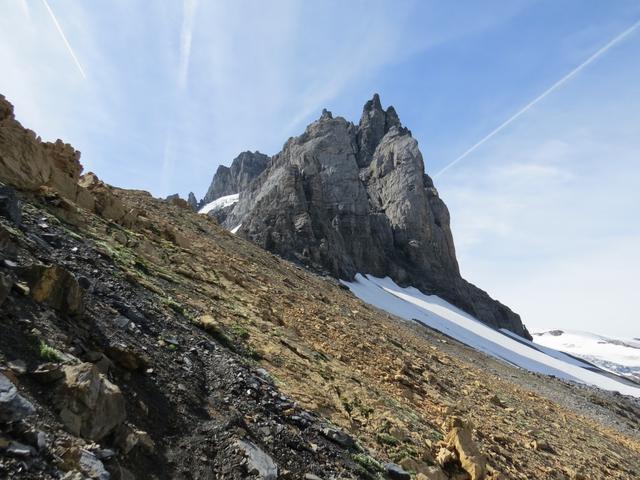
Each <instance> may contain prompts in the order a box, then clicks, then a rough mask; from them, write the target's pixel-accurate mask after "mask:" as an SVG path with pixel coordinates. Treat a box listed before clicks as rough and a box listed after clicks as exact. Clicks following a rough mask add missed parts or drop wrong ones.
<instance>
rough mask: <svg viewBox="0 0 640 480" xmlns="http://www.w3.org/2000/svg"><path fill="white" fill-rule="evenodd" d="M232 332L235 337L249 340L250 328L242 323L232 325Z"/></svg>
mask: <svg viewBox="0 0 640 480" xmlns="http://www.w3.org/2000/svg"><path fill="white" fill-rule="evenodd" d="M231 332H232V333H233V335H234V336H235V337H237V338H239V339H241V340H247V339H248V338H249V330H247V329H246V328H244V327H243V326H242V325H233V326H232V327H231Z"/></svg>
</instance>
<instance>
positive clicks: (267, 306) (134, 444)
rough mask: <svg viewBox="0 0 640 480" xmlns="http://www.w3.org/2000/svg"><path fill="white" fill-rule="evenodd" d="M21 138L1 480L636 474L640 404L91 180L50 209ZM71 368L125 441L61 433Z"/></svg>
mask: <svg viewBox="0 0 640 480" xmlns="http://www.w3.org/2000/svg"><path fill="white" fill-rule="evenodd" d="M1 100H2V99H0V106H2V107H4V108H5V109H6V110H10V106H8V104H5V103H4V102H2V101H1ZM22 131H23V129H22V127H20V126H19V124H17V122H15V120H13V118H11V115H8V116H5V117H3V118H0V142H1V143H0V160H1V161H0V181H2V182H5V183H11V184H12V185H13V186H15V187H19V188H17V196H18V197H19V200H20V201H21V202H22V206H21V207H20V205H18V204H17V203H16V202H15V200H16V198H15V195H16V194H15V193H13V192H12V189H11V188H8V189H6V190H3V191H2V194H1V195H0V227H1V228H0V247H1V248H0V253H1V255H0V319H1V322H0V323H1V325H2V327H1V328H2V330H1V331H2V335H0V362H1V365H2V370H3V373H4V375H6V377H7V378H8V379H9V380H8V381H9V383H10V384H11V385H12V386H11V387H10V388H9V389H8V390H7V391H9V393H10V394H11V395H13V396H12V401H11V402H9V403H7V402H4V399H5V396H4V395H0V397H1V401H0V472H2V475H3V476H5V473H6V476H8V477H9V478H58V475H59V473H60V472H66V471H71V470H74V469H86V468H88V466H92V467H95V468H96V469H97V468H98V467H101V468H106V469H108V470H109V471H110V472H111V474H112V478H126V479H130V478H139V479H143V478H163V479H164V478H184V479H186V478H198V479H200V478H202V479H204V478H219V479H240V478H251V479H256V478H281V479H292V480H293V479H300V478H304V479H305V480H314V479H315V478H321V479H324V480H329V479H331V478H343V479H350V478H370V479H371V478H404V479H408V478H416V479H421V480H424V478H431V479H433V478H440V479H444V478H457V479H462V478H489V479H491V478H493V479H497V478H516V479H531V478H558V479H566V478H574V479H577V478H589V479H605V478H606V479H610V478H621V479H633V478H635V477H636V474H637V472H638V471H640V460H639V458H640V438H639V436H638V429H639V428H640V423H639V418H640V408H639V405H638V403H637V401H635V400H634V399H631V398H625V397H622V396H620V395H614V394H610V393H607V392H603V391H600V390H597V389H592V388H588V387H583V386H576V385H574V384H572V383H567V382H563V381H560V380H557V379H551V378H548V377H543V376H540V375H534V374H531V373H528V372H526V371H523V370H521V369H515V368H513V367H511V366H509V365H507V364H505V363H503V362H500V361H497V360H495V359H492V358H490V357H487V356H485V355H483V354H481V353H479V352H477V351H475V350H473V349H470V348H467V347H465V346H463V345H460V344H458V343H457V342H455V341H452V340H451V339H450V338H447V337H445V336H443V335H441V334H439V333H437V332H434V331H432V330H429V329H426V328H425V327H423V326H420V325H418V324H412V323H409V322H406V321H403V320H399V319H397V318H395V317H393V316H390V315H388V314H385V313H383V312H380V311H379V310H377V309H375V308H373V307H371V306H368V305H366V304H364V303H362V302H361V301H360V300H358V299H357V298H355V297H354V296H353V295H352V294H351V293H350V292H349V291H347V290H345V289H344V288H341V287H340V285H338V284H337V282H335V281H333V280H331V279H327V278H322V277H319V276H317V275H314V274H312V273H310V272H308V271H306V270H304V269H301V268H299V267H297V266H295V265H294V264H291V263H289V262H287V261H283V260H282V259H280V258H279V257H276V256H274V255H271V254H269V253H267V252H265V251H264V250H263V249H261V248H259V247H257V246H256V245H254V244H253V243H251V242H247V241H245V240H243V239H242V238H239V237H237V236H234V235H232V234H230V233H229V232H228V231H225V230H224V229H222V228H220V227H219V226H218V225H217V224H216V223H215V222H213V221H211V220H210V219H209V218H208V217H207V216H204V215H197V214H195V213H194V212H192V211H191V210H190V209H188V208H186V207H184V206H181V204H179V203H178V204H176V203H171V202H165V201H162V200H158V199H154V198H152V197H151V195H149V194H148V193H146V192H141V191H127V190H120V189H116V188H113V187H110V186H108V185H105V184H104V183H102V182H100V181H99V180H98V179H97V177H96V176H95V175H91V174H87V175H85V176H83V177H79V184H78V185H77V186H76V187H74V188H70V190H71V191H72V192H74V198H75V199H76V200H74V199H71V198H70V196H67V194H66V193H63V192H62V191H59V190H58V185H60V186H63V187H64V186H66V187H72V186H73V185H70V184H69V183H67V182H63V183H60V184H59V183H58V181H57V180H56V179H58V178H61V177H60V176H59V175H54V176H51V175H49V176H42V177H41V183H36V182H29V183H28V182H27V179H21V178H19V177H20V174H19V173H16V172H20V171H23V172H26V173H28V174H30V173H31V172H33V171H40V170H42V169H44V165H49V162H50V161H51V160H52V158H50V157H49V156H48V155H45V153H43V152H42V151H35V150H36V149H40V148H42V147H41V146H40V144H39V143H31V141H30V140H29V138H30V137H29V136H28V135H27V136H22V135H21V134H19V133H20V132H22ZM16 134H18V135H16ZM25 138H26V139H27V140H25ZM34 138H35V136H34ZM25 141H27V142H28V143H27V144H26V145H25V144H23V142H25ZM27 147H28V148H27ZM41 156H43V157H44V156H46V158H43V159H42V160H43V162H44V165H36V164H34V163H33V162H34V159H40V158H41ZM5 165H13V166H14V167H15V168H5ZM73 166H74V168H73V169H71V170H72V171H77V172H78V174H79V173H80V171H81V167H80V165H79V164H78V163H77V161H76V163H75V164H74V165H73ZM63 177H64V176H63ZM23 183H24V184H27V183H28V187H25V186H21V185H22V184H23ZM44 183H49V186H47V185H44ZM65 191H69V189H65ZM78 191H81V192H83V193H82V194H81V195H82V197H80V196H79V194H78ZM78 198H83V199H84V201H83V205H84V206H83V205H80V203H79V202H78V201H77V199H78ZM89 199H91V200H92V201H90V200H89ZM17 212H21V215H19V214H18V213H17ZM122 212H124V214H121V213H122ZM64 272H66V273H64ZM56 278H57V279H59V280H61V281H51V280H55V279H56ZM19 360H23V361H24V362H25V365H22V364H21V363H20V362H19ZM87 364H90V365H87ZM78 365H82V366H83V368H85V369H90V371H91V372H93V373H92V377H91V378H92V379H94V380H96V382H94V383H93V384H97V385H98V386H100V385H102V387H101V388H103V390H102V391H105V393H111V394H113V397H115V398H116V401H115V404H117V405H121V400H118V399H121V397H120V396H118V395H116V394H115V393H114V392H115V391H116V390H115V388H117V389H118V391H119V392H120V394H121V395H122V396H123V397H124V401H125V405H124V406H125V411H126V420H125V421H124V423H121V424H120V425H118V423H119V422H121V421H122V417H121V410H120V409H118V410H117V411H111V414H110V415H109V414H107V415H104V414H100V412H101V411H102V410H99V409H96V408H95V403H94V404H91V402H89V403H90V404H89V405H86V406H85V407H86V408H85V407H83V408H82V412H83V415H82V416H81V418H82V419H84V421H87V420H88V419H91V418H93V417H94V416H95V417H96V418H99V419H100V421H101V422H103V423H102V424H101V425H102V426H104V425H107V426H111V427H113V428H114V432H113V433H116V432H118V433H119V434H118V435H112V434H108V435H105V436H99V437H100V438H98V439H92V438H90V437H86V436H85V433H84V431H81V432H80V433H74V432H73V431H71V429H73V426H74V424H73V423H67V422H66V421H65V419H68V418H69V417H67V416H66V414H63V413H62V412H65V411H66V410H64V409H60V408H59V405H61V404H60V403H58V402H59V400H60V399H62V400H64V399H65V398H67V399H73V398H76V397H74V396H73V395H69V393H70V392H71V393H73V392H74V391H76V390H75V389H71V388H69V387H71V386H74V385H76V384H75V383H73V382H72V381H73V379H74V378H77V377H74V376H72V375H71V374H72V373H73V372H74V371H75V370H74V369H75V368H76V366H78ZM91 366H94V367H95V369H98V372H97V373H96V372H95V371H94V369H93V367H91ZM70 368H71V369H70ZM60 370H62V371H63V372H64V373H65V375H64V377H63V378H61V377H57V373H56V372H58V373H59V372H60ZM67 372H69V374H70V375H68V376H67V375H66V373H67ZM67 379H68V380H67ZM270 379H273V380H270ZM107 381H108V382H109V383H107ZM45 382H50V383H45ZM4 385H5V383H4V380H2V378H1V377H0V388H4ZM0 391H1V392H2V394H4V392H5V390H0ZM53 392H59V393H60V396H58V395H53V394H52V393H53ZM16 395H20V396H21V398H22V399H23V400H24V399H26V400H27V401H29V402H31V403H32V404H33V405H34V406H35V408H36V411H35V413H31V415H30V416H25V417H24V418H23V419H22V420H19V421H18V420H11V421H7V417H6V416H4V415H5V413H6V412H7V411H9V410H8V409H12V410H10V411H11V412H12V413H13V414H15V415H18V413H20V412H18V410H16V407H20V406H22V407H24V403H23V402H18V401H16V398H17V397H16ZM110 398H111V397H110ZM62 406H64V404H62ZM92 409H93V410H92ZM27 410H28V409H27V408H26V407H25V408H23V409H22V410H21V411H22V414H24V415H27V414H28V413H30V412H28V411H27ZM107 411H109V410H107ZM13 418H15V416H14V417H13ZM71 418H76V417H71ZM335 425H338V426H339V427H342V429H343V431H341V430H339V429H337V428H336V427H335ZM121 428H122V430H121ZM39 433H43V434H45V436H44V437H43V436H42V435H39ZM17 442H19V443H20V445H18V444H17ZM254 447H257V449H258V451H260V452H263V453H264V454H265V455H264V456H263V455H258V454H257V453H256V451H257V450H256V448H254ZM80 459H82V460H83V461H84V463H81V462H79V460H80ZM258 459H262V461H259V460H258ZM389 460H392V461H395V462H397V463H400V464H401V466H402V468H403V469H404V470H406V471H411V472H412V473H411V475H409V473H406V472H402V471H399V470H398V467H392V466H391V467H388V468H385V466H384V465H383V463H382V462H386V461H389ZM87 462H89V463H87ZM256 465H258V466H259V467H260V468H258V467H257V466H256ZM274 467H275V468H277V474H276V473H274V471H273V469H274ZM125 469H126V470H125ZM385 471H386V472H385ZM92 475H93V477H94V478H96V477H98V474H96V473H95V471H94V473H93V474H92ZM84 476H85V477H89V476H90V475H89V474H88V473H85V474H84ZM81 477H82V475H80V474H79V475H77V476H69V477H67V478H81ZM99 478H106V477H105V476H104V475H103V476H102V477H99Z"/></svg>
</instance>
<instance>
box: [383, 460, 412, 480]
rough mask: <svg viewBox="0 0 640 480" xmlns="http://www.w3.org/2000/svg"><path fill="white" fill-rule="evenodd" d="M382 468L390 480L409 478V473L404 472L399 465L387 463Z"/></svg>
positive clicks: (405, 479)
mask: <svg viewBox="0 0 640 480" xmlns="http://www.w3.org/2000/svg"><path fill="white" fill-rule="evenodd" d="M384 470H385V472H386V473H387V476H388V477H389V478H390V479H391V480H411V474H409V472H405V471H404V469H403V468H402V467H401V466H400V465H396V464H395V463H387V464H386V465H385V466H384Z"/></svg>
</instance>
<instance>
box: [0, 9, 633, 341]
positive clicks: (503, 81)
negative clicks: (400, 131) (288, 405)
mask: <svg viewBox="0 0 640 480" xmlns="http://www.w3.org/2000/svg"><path fill="white" fill-rule="evenodd" d="M47 5H49V7H50V9H51V12H53V14H54V15H55V17H56V20H57V22H58V24H59V26H60V29H61V30H62V32H63V33H64V36H65V37H66V39H67V41H68V45H69V46H67V45H66V44H65V41H64V40H63V37H62V35H61V33H60V31H59V30H58V29H57V27H56V24H55V22H54V20H53V18H52V16H51V14H50V12H49V10H48V9H47ZM638 20H640V4H639V3H638V2H637V1H635V0H628V1H627V0H611V1H606V2H605V1H600V0H593V1H589V0H580V1H573V0H562V1H557V0H550V1H524V0H522V1H519V0H504V1H483V2H477V1H457V2H448V1H444V0H440V1H408V0H400V1H394V2H390V1H389V2H381V1H380V2H375V1H361V2H358V1H350V2H344V1H324V2H306V1H304V2H303V1H293V0H292V1H271V2H262V1H258V0H255V1H227V2H214V1H205V0H199V1H198V0H184V1H182V2H180V1H177V0H176V1H170V2H169V1H167V2H159V1H158V2H147V1H142V0H139V1H132V0H119V1H118V0H110V1H106V0H103V1H98V0H96V1H93V2H77V1H75V0H48V4H47V3H46V2H45V1H44V0H5V1H3V2H2V3H1V4H0V65H2V67H3V69H2V70H3V72H2V75H0V93H3V94H4V95H6V96H7V97H8V98H9V100H10V101H12V102H13V103H14V104H15V107H16V114H17V116H18V118H19V120H21V121H22V123H23V124H24V125H25V126H27V127H29V128H31V129H33V130H35V131H36V132H38V134H40V135H41V136H42V137H43V138H44V139H55V138H63V139H64V140H65V141H68V142H70V143H72V144H73V145H74V146H76V148H78V149H79V150H81V151H82V162H83V164H84V165H85V168H86V170H92V171H95V172H96V173H97V174H98V175H99V176H100V177H101V178H103V179H105V180H106V181H108V182H109V183H112V184H114V185H118V186H122V187H132V188H141V189H146V190H149V191H151V192H152V193H153V194H155V195H157V196H165V195H167V194H170V193H174V192H180V193H181V194H182V195H183V196H184V195H185V194H186V193H187V192H189V191H190V190H193V191H194V192H195V193H196V195H197V196H199V197H200V196H202V195H203V194H204V191H205V190H206V188H207V186H208V184H209V182H210V180H211V176H212V175H213V173H214V171H215V169H216V168H217V166H218V165H219V164H228V163H229V162H230V161H231V159H232V158H233V157H235V156H236V155H237V153H239V152H240V151H242V150H247V149H249V150H260V151H263V152H265V153H268V154H273V153H276V152H278V151H279V150H280V148H281V146H282V144H283V143H284V141H285V140H286V139H287V138H288V137H290V136H292V135H297V134H299V133H300V132H301V131H303V129H304V127H305V125H306V124H307V123H309V122H310V121H312V120H313V119H315V118H316V117H318V116H319V114H320V111H321V110H322V108H323V107H326V108H328V109H329V110H331V111H333V112H334V114H337V115H342V116H344V117H346V118H348V119H351V120H354V121H357V120H358V119H359V117H360V112H361V109H362V105H363V104H364V102H365V101H366V100H367V99H369V98H370V97H371V95H372V93H373V92H379V93H380V95H381V97H382V102H383V104H385V105H389V104H393V105H394V106H395V108H396V110H397V111H398V113H399V115H400V118H401V119H402V121H403V123H404V124H405V125H406V126H408V127H409V128H410V129H411V130H412V132H413V135H414V136H415V137H416V138H417V139H418V141H419V142H420V145H421V149H422V152H423V154H424V156H425V163H426V168H427V172H428V173H430V174H433V173H435V172H438V171H440V170H441V169H442V168H443V167H445V166H446V165H447V164H449V163H450V162H451V161H453V160H454V159H456V158H457V157H458V156H459V155H460V154H462V153H463V152H464V151H465V150H466V149H468V148H469V147H470V146H471V145H473V144H475V143H476V142H477V141H478V140H480V139H481V138H483V137H484V136H486V135H487V134H488V133H489V132H490V131H492V130H493V129H494V128H495V127H497V126H498V125H500V124H501V123H502V122H503V121H504V120H506V119H507V118H509V117H510V116H511V115H513V114H514V113H516V112H517V111H518V110H519V109H521V108H522V107H523V106H525V105H526V104H527V103H528V102H529V101H531V100H532V99H533V98H535V97H536V96H538V95H539V94H541V93H542V92H543V91H545V90H546V89H547V88H549V87H550V86H551V85H553V84H554V83H555V82H556V81H557V80H559V79H560V78H562V77H563V76H565V75H566V74H567V73H569V72H570V71H571V70H572V69H574V68H575V67H577V66H578V65H580V64H581V63H582V62H584V61H585V60H586V59H587V58H589V56H590V55H592V54H593V53H594V52H595V51H597V50H598V49H599V48H601V47H602V46H603V45H605V44H607V42H609V41H610V40H611V39H613V38H615V37H616V36H617V35H618V34H620V33H621V32H622V31H624V30H625V29H627V28H629V27H630V26H631V25H633V24H634V22H637V21H638ZM74 57H75V58H74ZM638 58H640V28H639V29H638V30H637V31H634V32H633V33H631V34H630V35H628V36H627V37H626V38H625V39H624V40H623V41H621V42H620V43H618V44H616V45H615V46H613V47H612V48H611V49H609V50H608V51H607V52H606V54H604V55H602V56H601V57H600V58H598V59H597V60H596V61H594V62H593V63H592V64H590V65H589V66H588V67H587V68H585V69H584V70H582V71H581V72H580V73H579V74H578V75H576V76H575V77H574V78H572V79H571V80H570V81H568V82H567V83H566V84H564V85H562V86H561V87H560V88H558V89H557V90H555V91H554V92H553V93H551V94H550V95H549V96H547V97H546V98H545V99H544V100H542V101H541V102H539V103H537V104H536V105H535V106H534V107H533V108H531V109H530V110H529V111H527V113H525V114H524V115H522V116H521V117H520V118H518V119H517V120H516V121H514V122H513V123H512V124H510V125H509V126H508V127H507V128H505V129H504V130H502V131H501V132H500V133H499V134H497V135H496V136H495V137H493V138H492V139H490V140H489V141H487V142H486V143H484V144H483V145H482V146H481V147H479V148H478V149H477V150H475V151H474V152H473V153H471V154H470V155H469V156H467V157H466V158H465V159H464V160H463V161H461V162H460V163H459V164H457V165H456V166H455V167H453V168H451V169H449V170H447V171H446V172H445V173H443V174H442V175H440V176H438V177H437V178H436V186H437V187H438V189H439V190H440V193H441V196H442V197H443V198H444V200H445V201H446V202H447V204H448V206H449V209H450V210H451V215H452V226H453V231H454V237H455V240H456V245H457V250H458V256H459V261H460V264H461V267H462V270H463V273H464V274H465V275H466V276H467V277H468V279H469V280H471V281H472V282H474V283H476V284H477V285H479V286H481V287H482V288H484V289H486V290H488V291H489V293H491V294H492V295H494V296H495V297H497V298H499V299H501V300H502V301H504V302H505V303H506V304H508V305H510V306H511V307H512V308H513V309H514V310H516V311H518V312H519V313H521V314H522V316H523V319H524V321H525V322H526V323H527V324H528V325H529V326H530V328H531V329H532V330H534V331H535V330H539V329H543V328H573V329H585V330H591V331H595V332H599V333H605V334H607V333H608V334H611V335H624V336H638V337H640V318H639V314H638V312H640V300H639V298H640V296H639V295H638V294H637V292H636V290H637V288H636V287H635V285H637V283H638V281H637V274H636V272H638V271H640V253H639V252H638V246H639V245H640V222H638V212H639V210H640V193H639V191H640V189H639V188H638V187H639V186H640V158H639V157H640V153H638V152H640V62H638Z"/></svg>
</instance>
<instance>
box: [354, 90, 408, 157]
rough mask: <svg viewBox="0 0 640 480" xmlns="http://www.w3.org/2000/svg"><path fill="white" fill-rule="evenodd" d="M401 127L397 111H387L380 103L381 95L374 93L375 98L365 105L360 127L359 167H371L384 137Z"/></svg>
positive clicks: (390, 109)
mask: <svg viewBox="0 0 640 480" xmlns="http://www.w3.org/2000/svg"><path fill="white" fill-rule="evenodd" d="M401 126H402V124H401V123H400V118H398V114H397V113H396V110H395V109H394V108H393V107H392V106H389V107H388V108H387V110H386V111H385V110H384V109H383V108H382V104H381V103H380V95H378V94H377V93H374V94H373V98H372V99H371V100H369V101H368V102H367V103H365V104H364V108H363V109H362V117H360V124H359V125H358V134H357V141H358V154H357V156H356V159H357V161H358V166H359V167H360V168H362V167H366V166H367V165H369V163H370V162H371V158H372V157H373V152H375V150H376V147H377V146H378V144H379V143H380V140H382V137H384V135H385V134H386V133H387V132H388V131H389V130H390V129H391V128H392V127H398V128H400V127H401Z"/></svg>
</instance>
